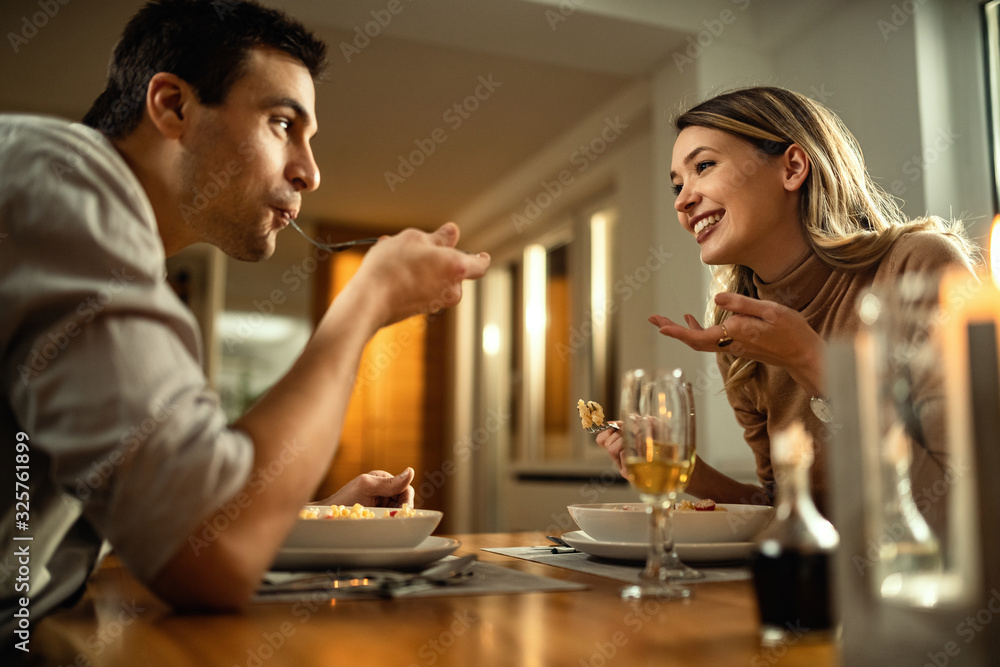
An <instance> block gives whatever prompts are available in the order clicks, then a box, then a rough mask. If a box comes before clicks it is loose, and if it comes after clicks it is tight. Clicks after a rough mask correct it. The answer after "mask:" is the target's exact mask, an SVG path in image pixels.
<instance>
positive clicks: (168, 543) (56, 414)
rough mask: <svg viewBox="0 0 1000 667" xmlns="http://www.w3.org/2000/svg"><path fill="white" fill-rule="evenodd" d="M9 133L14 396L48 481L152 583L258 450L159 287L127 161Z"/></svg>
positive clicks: (69, 140) (81, 141)
mask: <svg viewBox="0 0 1000 667" xmlns="http://www.w3.org/2000/svg"><path fill="white" fill-rule="evenodd" d="M60 128H62V129H60ZM5 139H6V140H7V141H8V144H7V145H6V146H4V150H3V151H0V153H3V154H4V158H3V159H2V160H0V172H2V173H3V174H4V183H3V185H2V186H0V225H2V228H0V231H2V232H3V233H4V234H5V238H4V240H3V243H0V310H2V311H3V312H4V313H5V319H6V321H5V322H4V323H3V324H2V325H0V354H2V356H0V372H2V379H3V382H4V390H5V393H6V394H7V400H8V402H9V404H10V407H11V411H12V413H13V414H14V415H15V417H16V419H17V420H18V423H19V424H20V425H21V427H22V428H23V429H24V430H25V431H27V432H29V433H30V434H31V439H32V440H31V441H32V446H33V447H38V448H42V449H43V450H44V451H45V453H46V455H47V456H48V457H50V459H51V474H52V477H53V480H52V481H53V482H54V483H55V484H56V485H58V486H59V487H61V489H62V490H63V492H64V493H67V494H70V495H72V496H75V497H76V498H79V499H80V500H81V501H82V502H83V516H84V517H86V519H87V520H88V521H89V522H90V523H91V524H92V525H93V527H94V528H95V530H96V531H97V532H98V533H99V534H100V535H101V536H102V537H103V538H104V539H106V540H108V541H109V542H111V544H112V545H113V546H114V548H115V550H116V552H117V554H118V556H119V557H120V558H121V559H122V561H123V562H124V563H125V564H126V565H127V566H128V567H129V568H130V569H131V570H132V571H133V572H134V573H135V574H136V575H137V576H138V577H139V578H140V579H142V580H144V581H149V580H151V579H152V578H153V577H154V576H155V575H156V574H157V573H158V572H159V570H160V569H161V568H162V567H163V566H164V565H165V564H166V562H167V560H168V559H169V558H170V557H171V556H172V555H173V554H174V553H175V552H176V551H177V550H178V549H179V548H181V546H182V545H183V544H184V542H185V540H186V539H187V537H188V536H189V535H190V534H191V533H192V532H193V531H195V530H196V529H197V526H198V525H199V523H200V522H202V521H204V520H205V518H206V517H207V516H209V515H210V514H211V513H212V512H213V511H214V510H215V509H217V508H218V507H219V506H221V505H222V504H223V503H225V502H226V500H228V499H229V498H231V497H232V496H234V495H235V494H236V493H237V492H238V491H239V490H240V489H241V488H242V487H243V485H244V484H245V483H246V481H247V479H248V476H249V472H250V468H251V466H252V461H253V448H252V443H251V442H250V440H249V437H248V436H246V435H245V434H243V433H241V432H239V431H235V430H233V429H230V428H229V427H228V425H227V423H226V419H225V417H224V414H223V412H222V410H221V408H220V406H219V402H218V400H217V397H216V395H215V393H214V392H213V391H212V390H211V389H210V388H209V387H208V386H207V384H206V380H205V377H204V374H203V372H202V370H201V366H200V364H199V354H200V353H199V341H198V334H197V327H196V325H195V321H194V318H193V316H192V315H191V313H190V311H188V310H187V309H186V308H185V307H184V306H183V304H181V303H180V301H179V300H178V299H177V298H176V296H175V295H174V294H173V292H172V290H171V289H170V287H169V286H168V285H167V283H166V281H165V263H164V254H163V247H162V243H161V242H160V239H159V235H158V233H157V231H156V226H155V219H154V218H153V214H152V210H151V207H150V205H149V202H148V200H146V198H145V194H144V193H143V191H142V189H141V187H140V186H139V184H138V182H137V181H136V180H135V178H134V176H133V175H132V173H131V171H130V170H129V169H128V167H127V165H125V163H124V162H123V161H122V160H121V158H120V157H119V156H118V155H117V153H116V152H115V151H114V149H113V148H112V147H111V146H110V145H109V144H107V142H104V141H103V140H99V139H97V138H96V137H93V136H88V135H87V133H86V132H85V131H83V130H81V129H68V128H66V127H65V126H59V127H53V128H49V127H46V126H43V127H42V129H41V130H40V131H37V132H35V134H34V136H30V137H28V138H26V139H25V140H21V141H19V140H17V139H16V138H14V139H12V138H11V137H10V136H7V137H5ZM29 144H30V145H29ZM68 158H75V159H68ZM12 164H19V169H18V171H17V172H16V173H14V170H13V169H12V168H11V165H12ZM58 165H62V167H64V168H58ZM8 174H10V178H8V177H7V176H8ZM7 314H10V317H9V318H8V317H7Z"/></svg>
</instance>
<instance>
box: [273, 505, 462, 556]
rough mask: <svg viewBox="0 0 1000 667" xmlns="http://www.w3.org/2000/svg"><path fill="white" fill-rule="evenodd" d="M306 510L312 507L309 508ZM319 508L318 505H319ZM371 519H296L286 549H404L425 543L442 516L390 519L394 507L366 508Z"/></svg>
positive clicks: (428, 514) (421, 513)
mask: <svg viewBox="0 0 1000 667" xmlns="http://www.w3.org/2000/svg"><path fill="white" fill-rule="evenodd" d="M310 507H315V505H312V506H310ZM320 507H321V509H322V506H320ZM365 509H368V510H371V511H372V512H374V513H375V518H372V519H299V520H298V521H297V522H296V523H295V527H294V528H292V532H291V533H290V534H289V535H288V538H287V539H286V540H285V544H284V546H283V548H287V549H307V548H311V549H405V548H410V547H416V546H417V545H419V544H420V543H421V542H423V541H424V540H426V539H427V538H428V536H430V534H431V533H432V532H434V529H435V528H437V525H438V523H440V522H441V517H442V516H444V515H443V514H442V513H441V512H438V511H437V510H415V511H416V515H415V516H410V517H394V516H390V513H391V512H395V511H397V510H396V509H395V508H383V507H366V508H365Z"/></svg>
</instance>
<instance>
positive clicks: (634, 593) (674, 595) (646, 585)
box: [621, 581, 692, 600]
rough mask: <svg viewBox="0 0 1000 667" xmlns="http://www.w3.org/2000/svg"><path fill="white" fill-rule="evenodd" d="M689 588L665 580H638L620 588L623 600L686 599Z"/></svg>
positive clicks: (689, 592) (689, 594)
mask: <svg viewBox="0 0 1000 667" xmlns="http://www.w3.org/2000/svg"><path fill="white" fill-rule="evenodd" d="M691 595H692V594H691V589H689V588H685V587H683V586H676V585H674V584H671V583H669V582H666V581H640V582H639V583H637V584H632V585H630V586H626V587H625V588H623V589H621V596H622V599H623V600H648V599H656V600H687V599H690V598H691Z"/></svg>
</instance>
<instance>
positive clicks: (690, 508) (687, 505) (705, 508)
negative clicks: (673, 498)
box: [674, 498, 727, 512]
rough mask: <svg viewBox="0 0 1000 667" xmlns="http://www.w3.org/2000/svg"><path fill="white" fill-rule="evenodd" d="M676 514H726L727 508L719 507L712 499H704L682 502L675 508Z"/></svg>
mask: <svg viewBox="0 0 1000 667" xmlns="http://www.w3.org/2000/svg"><path fill="white" fill-rule="evenodd" d="M674 511H676V512H726V511H727V510H726V508H725V507H723V506H722V505H717V504H716V502H715V501H714V500H712V499H711V498H702V499H701V500H698V501H696V502H691V501H690V500H682V501H680V502H679V503H677V507H675V508H674Z"/></svg>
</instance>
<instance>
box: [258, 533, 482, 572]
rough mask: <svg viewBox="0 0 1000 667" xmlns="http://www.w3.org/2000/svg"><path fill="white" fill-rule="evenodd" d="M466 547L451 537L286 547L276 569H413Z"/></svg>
mask: <svg viewBox="0 0 1000 667" xmlns="http://www.w3.org/2000/svg"><path fill="white" fill-rule="evenodd" d="M460 546H462V543H461V542H459V541H458V540H453V539H450V538H447V537H434V536H432V537H428V538H427V539H426V540H424V541H423V542H421V543H420V544H418V545H417V546H415V547H410V548H406V549H337V548H308V549H306V548H301V549H299V548H285V549H282V550H281V551H279V552H278V555H277V556H276V557H275V559H274V564H273V565H271V569H272V570H326V569H328V568H337V567H391V568H411V567H420V566H422V565H427V564H428V563H433V562H434V561H436V560H438V559H439V558H444V557H445V556H447V555H449V554H450V553H451V552H453V551H455V549H457V548H459V547H460Z"/></svg>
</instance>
